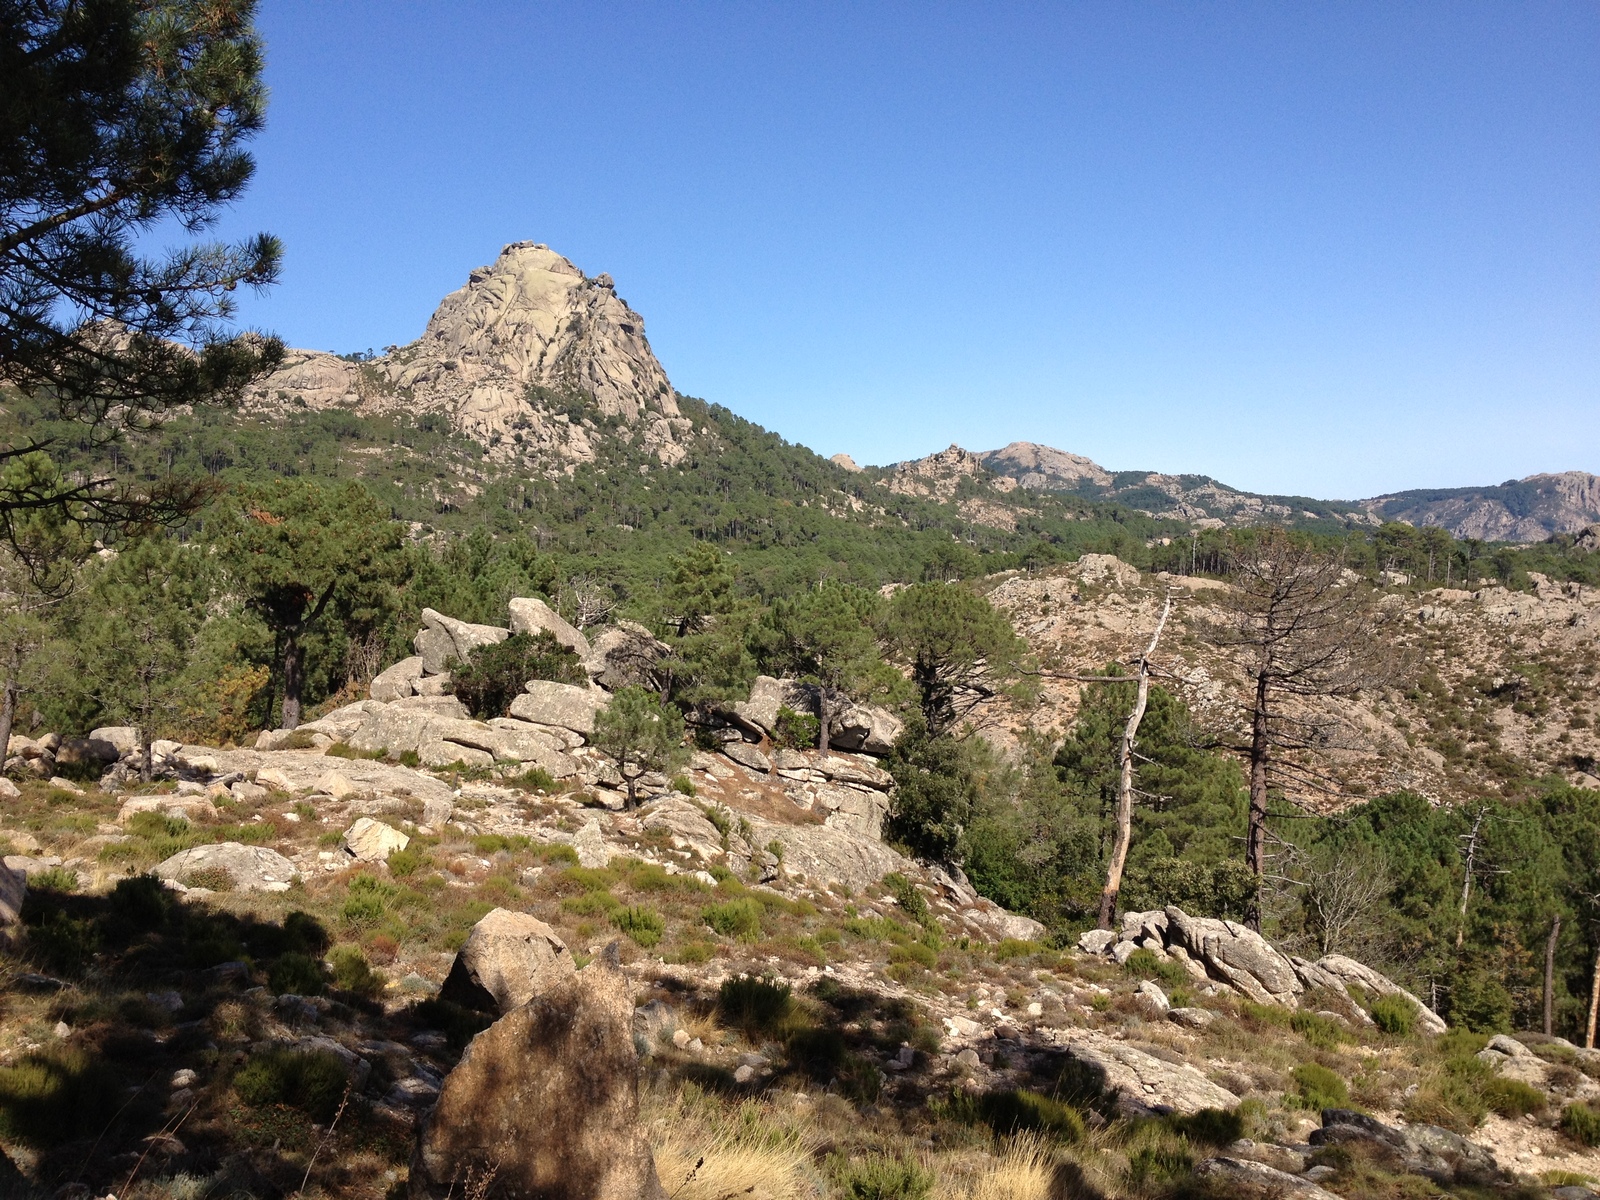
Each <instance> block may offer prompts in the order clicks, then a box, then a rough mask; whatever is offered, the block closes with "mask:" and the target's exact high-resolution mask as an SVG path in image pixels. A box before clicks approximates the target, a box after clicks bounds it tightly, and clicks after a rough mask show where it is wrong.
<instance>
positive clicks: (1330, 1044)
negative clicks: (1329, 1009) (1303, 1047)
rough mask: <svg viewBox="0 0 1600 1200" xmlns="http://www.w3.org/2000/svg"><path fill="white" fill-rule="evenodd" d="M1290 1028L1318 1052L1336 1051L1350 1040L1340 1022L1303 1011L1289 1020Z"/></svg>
mask: <svg viewBox="0 0 1600 1200" xmlns="http://www.w3.org/2000/svg"><path fill="white" fill-rule="evenodd" d="M1289 1028H1290V1029H1292V1030H1294V1031H1295V1032H1296V1033H1298V1034H1299V1035H1300V1036H1301V1037H1303V1038H1305V1040H1306V1043H1307V1044H1308V1045H1311V1046H1315V1047H1316V1048H1317V1049H1318V1050H1334V1049H1337V1048H1338V1046H1339V1044H1340V1043H1341V1042H1344V1041H1347V1040H1349V1035H1348V1034H1347V1033H1346V1032H1345V1028H1344V1026H1343V1025H1341V1024H1340V1023H1339V1022H1338V1021H1335V1020H1333V1019H1331V1018H1329V1017H1321V1016H1318V1015H1317V1014H1316V1013H1314V1012H1306V1011H1304V1010H1303V1009H1302V1010H1301V1011H1299V1012H1297V1013H1295V1014H1294V1015H1293V1016H1292V1017H1290V1018H1289Z"/></svg>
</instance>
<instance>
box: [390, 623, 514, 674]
mask: <svg viewBox="0 0 1600 1200" xmlns="http://www.w3.org/2000/svg"><path fill="white" fill-rule="evenodd" d="M422 625H423V628H422V631H421V632H420V633H418V634H417V636H416V639H415V641H414V645H415V646H416V649H417V653H418V655H420V656H421V658H422V669H423V670H424V671H426V672H427V673H428V674H430V675H437V674H439V673H440V672H441V671H443V670H444V669H445V665H446V664H447V663H448V662H449V661H450V660H451V659H452V658H459V659H463V660H465V659H466V657H467V655H469V654H470V653H472V651H474V650H476V649H477V648H478V647H479V646H492V645H494V644H495V643H496V642H503V641H505V640H506V638H508V637H510V636H511V631H510V630H509V629H501V628H500V627H499V626H498V625H473V624H471V623H469V622H467V621H458V620H456V619H455V618H454V617H447V616H445V615H444V614H443V613H439V612H434V610H433V609H431V608H425V609H423V610H422Z"/></svg>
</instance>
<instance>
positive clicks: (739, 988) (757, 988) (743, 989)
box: [717, 975, 794, 1034]
mask: <svg viewBox="0 0 1600 1200" xmlns="http://www.w3.org/2000/svg"><path fill="white" fill-rule="evenodd" d="M717 1011H718V1012H720V1013H721V1014H722V1019H723V1020H724V1021H726V1022H727V1023H728V1024H730V1025H734V1026H737V1027H738V1028H740V1029H742V1030H744V1031H745V1033H747V1034H758V1033H773V1032H775V1031H776V1030H777V1029H778V1028H779V1026H780V1025H782V1024H783V1022H784V1021H785V1020H787V1019H788V1017H789V1016H790V1014H791V1013H793V1012H794V996H793V995H792V994H791V992H790V989H789V985H788V984H787V983H780V982H779V981H777V980H775V979H758V978H754V977H752V976H749V975H740V976H738V977H737V978H734V979H727V980H724V981H723V983H722V987H721V988H720V989H718V992H717Z"/></svg>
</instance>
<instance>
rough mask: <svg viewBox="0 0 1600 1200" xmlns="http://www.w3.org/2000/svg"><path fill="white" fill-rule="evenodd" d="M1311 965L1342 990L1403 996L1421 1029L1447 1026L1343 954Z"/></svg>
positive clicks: (1390, 982)
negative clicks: (1415, 1014) (1336, 983)
mask: <svg viewBox="0 0 1600 1200" xmlns="http://www.w3.org/2000/svg"><path fill="white" fill-rule="evenodd" d="M1315 965H1316V967H1317V968H1318V969H1319V970H1322V971H1326V972H1327V973H1328V974H1329V975H1332V976H1333V977H1334V978H1335V979H1337V980H1338V981H1339V983H1340V985H1341V986H1342V987H1344V989H1345V991H1346V993H1348V992H1349V989H1350V985H1351V984H1355V985H1356V986H1357V987H1360V988H1362V989H1364V990H1365V991H1366V992H1368V993H1369V994H1375V995H1379V996H1404V997H1405V998H1406V999H1407V1000H1409V1001H1411V1003H1412V1004H1413V1005H1415V1006H1416V1010H1417V1027H1418V1028H1419V1029H1421V1030H1422V1031H1423V1032H1424V1033H1432V1034H1440V1033H1443V1032H1444V1031H1445V1030H1446V1029H1447V1028H1448V1026H1446V1025H1445V1023H1444V1020H1443V1018H1441V1017H1440V1016H1439V1015H1438V1014H1437V1013H1435V1012H1434V1011H1433V1010H1432V1009H1430V1008H1429V1007H1428V1006H1427V1005H1426V1004H1424V1003H1423V1002H1422V1001H1421V1000H1419V999H1417V998H1416V997H1415V996H1413V995H1412V994H1411V993H1410V992H1408V991H1406V989H1405V988H1403V987H1401V986H1400V985H1399V984H1397V983H1395V982H1394V981H1393V980H1391V979H1389V978H1387V977H1386V976H1383V975H1380V974H1378V972H1376V971H1374V970H1373V969H1372V968H1371V967H1368V966H1365V965H1363V964H1361V963H1358V962H1357V961H1356V960H1355V959H1353V958H1346V957H1345V956H1344V955H1342V954H1328V955H1324V956H1323V957H1322V958H1319V959H1318V960H1317V961H1316V964H1315ZM1507 1040H1509V1039H1507Z"/></svg>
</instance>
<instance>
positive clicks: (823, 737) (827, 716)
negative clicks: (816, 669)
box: [817, 685, 833, 754]
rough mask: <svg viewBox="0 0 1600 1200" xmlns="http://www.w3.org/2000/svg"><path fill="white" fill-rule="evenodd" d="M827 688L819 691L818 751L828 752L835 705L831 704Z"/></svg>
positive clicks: (824, 687)
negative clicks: (829, 732)
mask: <svg viewBox="0 0 1600 1200" xmlns="http://www.w3.org/2000/svg"><path fill="white" fill-rule="evenodd" d="M829 701H830V698H829V696H828V689H827V686H826V685H824V686H823V687H820V688H818V689H817V718H818V728H817V749H818V750H820V751H822V753H824V754H826V753H827V752H828V726H829V725H831V724H832V723H833V705H832V704H831V703H830V702H829Z"/></svg>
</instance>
